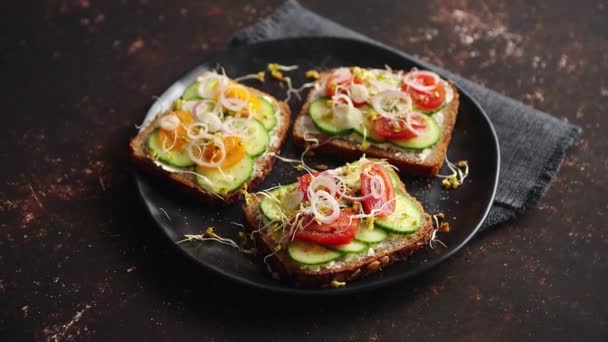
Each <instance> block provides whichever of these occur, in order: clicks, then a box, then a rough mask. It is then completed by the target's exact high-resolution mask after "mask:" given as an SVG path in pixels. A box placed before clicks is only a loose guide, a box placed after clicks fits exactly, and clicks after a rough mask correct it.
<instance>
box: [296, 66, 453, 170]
mask: <svg viewBox="0 0 608 342" xmlns="http://www.w3.org/2000/svg"><path fill="white" fill-rule="evenodd" d="M457 112H458V91H457V89H456V87H455V86H454V85H453V84H452V83H451V82H449V81H446V80H443V79H441V78H440V77H439V76H438V75H437V74H435V73H433V72H430V71H423V70H416V69H412V70H410V71H409V72H405V71H396V70H389V69H364V68H359V67H341V68H337V69H333V70H328V71H325V72H322V73H321V74H320V77H319V79H318V81H317V82H316V83H315V86H314V88H313V90H312V91H311V92H310V94H309V96H308V99H307V101H306V103H305V105H304V106H303V108H302V111H301V112H300V114H299V115H298V117H297V119H296V122H295V124H294V128H293V138H294V142H295V143H296V144H298V145H302V146H304V145H307V144H308V145H309V146H310V147H311V148H315V149H316V150H317V151H319V152H327V153H335V154H339V155H341V156H344V157H347V158H352V159H356V158H358V157H360V156H361V155H363V154H365V155H367V156H369V157H375V158H383V159H387V160H388V161H389V162H390V163H391V164H393V165H395V166H397V167H398V168H399V170H400V172H402V173H404V174H412V175H422V176H434V175H437V174H438V173H439V170H440V169H441V166H442V165H443V161H444V158H445V154H446V150H447V146H448V144H449V142H450V139H451V137H452V130H453V129H454V124H455V122H456V115H457Z"/></svg>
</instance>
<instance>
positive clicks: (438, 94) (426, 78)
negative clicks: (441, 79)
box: [402, 74, 445, 111]
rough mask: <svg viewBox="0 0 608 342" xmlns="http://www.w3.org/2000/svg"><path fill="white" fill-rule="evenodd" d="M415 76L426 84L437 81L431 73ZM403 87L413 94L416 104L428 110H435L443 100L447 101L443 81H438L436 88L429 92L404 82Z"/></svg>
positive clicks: (421, 82)
mask: <svg viewBox="0 0 608 342" xmlns="http://www.w3.org/2000/svg"><path fill="white" fill-rule="evenodd" d="M415 77H416V80H417V81H418V82H419V83H420V84H422V85H425V86H429V85H433V84H434V82H435V79H434V78H433V77H432V76H430V75H425V74H422V75H418V76H415ZM402 89H403V91H405V92H408V93H409V94H410V95H411V96H412V100H414V104H416V106H418V107H420V108H422V109H424V110H426V111H431V110H435V109H437V108H439V107H441V105H442V104H443V102H445V88H444V87H443V85H441V83H438V84H437V85H436V86H435V88H433V89H431V90H430V91H429V92H428V93H427V92H422V91H419V90H416V89H412V88H411V87H409V86H408V85H407V84H405V83H404V84H403V86H402Z"/></svg>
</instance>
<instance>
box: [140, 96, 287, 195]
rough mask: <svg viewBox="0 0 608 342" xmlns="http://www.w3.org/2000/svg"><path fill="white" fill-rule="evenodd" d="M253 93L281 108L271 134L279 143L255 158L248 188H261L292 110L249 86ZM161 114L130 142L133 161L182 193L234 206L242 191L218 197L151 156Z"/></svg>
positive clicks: (283, 139)
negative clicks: (150, 138)
mask: <svg viewBox="0 0 608 342" xmlns="http://www.w3.org/2000/svg"><path fill="white" fill-rule="evenodd" d="M247 88H248V89H249V90H250V91H252V92H253V93H254V94H256V95H258V96H264V97H266V98H268V99H271V100H272V103H273V105H274V106H275V107H277V108H280V111H279V116H280V117H278V118H277V126H275V127H274V128H273V130H272V131H271V139H272V137H273V136H276V137H278V139H279V142H278V143H277V144H276V145H275V146H274V147H271V146H269V147H268V150H267V151H266V152H265V153H264V154H263V155H261V156H258V157H256V158H255V159H254V163H255V166H254V168H255V169H254V170H255V171H254V174H253V176H252V177H251V178H250V179H249V180H248V181H247V182H246V185H247V189H250V190H251V189H255V188H256V187H257V186H259V185H260V184H261V183H262V182H263V181H264V179H265V178H266V175H268V174H269V173H270V171H271V170H272V167H273V166H274V163H275V160H276V157H275V154H279V153H280V152H281V148H282V147H283V144H284V143H285V140H286V139H287V132H288V130H289V124H290V118H291V110H290V108H289V106H288V105H287V104H286V103H284V102H281V101H278V100H276V99H275V98H274V97H272V96H270V95H269V94H267V93H264V92H262V91H260V90H257V89H254V88H250V87H247ZM160 116H161V114H159V115H157V116H156V118H155V119H154V121H152V122H151V123H150V124H148V126H146V128H145V129H144V130H142V131H141V132H139V133H138V134H137V135H136V136H135V137H133V139H131V142H130V143H129V155H130V156H131V159H132V160H133V162H134V163H135V164H136V165H137V166H138V167H139V168H140V169H142V170H143V171H144V172H147V173H149V174H151V175H154V176H156V177H157V178H158V179H161V180H164V181H167V182H168V183H169V184H171V185H172V186H173V187H175V188H178V189H179V190H181V191H184V192H186V193H189V194H191V195H193V196H194V197H198V198H200V199H201V200H202V201H204V202H205V203H209V204H213V205H224V204H231V203H234V202H235V201H237V200H238V199H239V198H241V197H242V195H241V189H242V188H243V186H241V187H240V188H238V189H236V190H233V191H231V192H229V193H228V194H226V195H224V196H219V195H217V194H213V193H210V192H208V191H206V190H205V189H203V188H202V187H201V186H199V185H198V183H197V182H196V179H195V176H194V175H192V174H184V173H172V172H169V171H166V170H164V169H163V168H162V167H160V166H159V165H157V164H156V163H155V161H154V159H152V158H151V157H150V154H149V153H148V152H149V148H148V145H147V144H146V142H147V140H148V136H149V135H150V134H151V133H152V132H153V131H154V130H155V129H156V128H157V127H158V121H159V120H160Z"/></svg>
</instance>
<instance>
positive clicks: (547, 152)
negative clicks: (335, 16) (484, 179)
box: [232, 0, 581, 229]
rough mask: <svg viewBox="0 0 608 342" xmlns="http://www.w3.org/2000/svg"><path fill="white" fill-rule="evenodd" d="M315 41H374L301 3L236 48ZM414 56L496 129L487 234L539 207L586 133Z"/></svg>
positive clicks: (251, 30) (244, 33) (244, 36)
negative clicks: (495, 178)
mask: <svg viewBox="0 0 608 342" xmlns="http://www.w3.org/2000/svg"><path fill="white" fill-rule="evenodd" d="M313 36H330V37H345V38H354V39H360V40H364V41H373V40H372V39H371V38H369V37H366V36H364V35H362V34H360V33H357V32H354V31H352V30H350V29H348V28H346V27H344V26H341V25H339V24H336V23H334V22H333V21H331V20H329V19H327V18H324V17H321V16H319V15H318V14H315V13H313V12H311V11H309V10H307V9H305V8H303V7H302V6H300V4H298V2H297V1H295V0H288V1H286V2H285V3H284V4H283V5H281V6H280V7H279V8H277V9H276V10H275V11H274V12H273V13H272V14H271V15H270V16H269V17H268V18H265V19H263V20H261V21H259V22H258V23H256V24H254V25H252V26H249V27H247V28H245V29H243V30H241V31H240V32H238V33H237V34H236V35H235V36H234V38H233V40H232V44H233V45H242V44H250V43H254V42H258V41H263V40H272V39H280V38H288V37H313ZM373 42H374V43H376V44H380V45H382V44H381V43H378V42H376V41H373ZM387 48H389V47H387ZM389 49H390V48H389ZM408 56H409V55H408ZM409 57H410V58H411V59H413V60H416V61H417V62H418V63H420V64H422V65H423V66H425V67H426V68H428V69H431V70H436V71H438V72H440V73H442V74H443V75H446V76H447V77H449V78H450V79H452V80H454V81H455V82H456V84H457V85H458V86H460V87H461V88H463V89H464V90H465V91H467V92H468V93H469V94H470V95H471V96H473V97H474V98H475V99H476V100H477V102H478V103H479V104H480V105H481V106H482V107H483V108H484V110H485V111H486V113H487V114H488V115H489V116H490V119H491V121H492V124H493V125H494V128H495V129H496V133H497V134H498V139H499V143H500V153H501V165H500V180H499V184H498V189H497V192H496V199H495V201H494V204H493V206H492V209H491V210H490V213H489V215H488V217H487V218H486V221H485V222H484V224H483V226H482V229H485V228H487V227H489V226H492V225H495V224H497V223H500V222H503V221H506V220H508V219H511V218H513V217H515V215H517V214H518V213H521V212H522V211H524V210H525V209H527V208H530V207H534V206H536V205H537V204H538V202H539V201H540V199H541V198H542V196H543V195H544V194H545V192H546V191H547V189H548V188H549V185H550V183H551V180H552V179H553V178H554V177H555V176H556V175H557V172H558V171H559V167H560V164H561V162H562V160H563V158H564V154H565V153H566V150H567V149H568V147H570V146H571V145H572V144H573V143H574V142H575V141H576V139H577V137H578V135H579V134H580V132H581V129H580V128H579V127H577V126H574V125H571V124H568V123H565V122H563V121H560V120H558V119H556V118H555V117H553V116H551V115H549V114H546V113H543V112H540V111H538V110H536V109H533V108H530V107H528V106H525V105H524V104H522V103H520V102H517V101H515V100H513V99H511V98H508V97H506V96H504V95H501V94H498V93H496V92H494V91H492V90H489V89H486V88H484V87H482V86H480V85H478V84H476V83H473V82H471V81H468V80H466V79H464V78H462V77H460V76H458V75H455V74H453V73H451V72H449V71H446V70H443V69H441V68H438V67H437V66H434V65H432V64H429V63H426V62H424V61H421V60H419V59H417V58H414V57H413V56H409Z"/></svg>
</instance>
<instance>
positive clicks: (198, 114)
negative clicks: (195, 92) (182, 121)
mask: <svg viewBox="0 0 608 342" xmlns="http://www.w3.org/2000/svg"><path fill="white" fill-rule="evenodd" d="M203 105H210V107H211V108H212V110H211V111H213V108H215V102H214V101H212V100H201V101H197V102H196V103H195V104H194V106H192V114H194V116H196V117H197V118H198V119H199V120H200V118H201V115H203V114H205V113H208V112H210V110H208V109H206V110H205V111H203V112H201V110H202V108H201V107H202V106H203ZM207 108H209V107H207Z"/></svg>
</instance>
